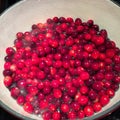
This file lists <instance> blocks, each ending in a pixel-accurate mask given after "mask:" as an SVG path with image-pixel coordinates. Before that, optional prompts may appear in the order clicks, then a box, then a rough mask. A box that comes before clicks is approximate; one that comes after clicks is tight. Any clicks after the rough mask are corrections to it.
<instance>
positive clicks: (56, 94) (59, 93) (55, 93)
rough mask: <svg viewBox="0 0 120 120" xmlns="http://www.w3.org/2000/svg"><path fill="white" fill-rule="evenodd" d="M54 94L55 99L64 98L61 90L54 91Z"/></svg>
mask: <svg viewBox="0 0 120 120" xmlns="http://www.w3.org/2000/svg"><path fill="white" fill-rule="evenodd" d="M53 94H54V97H55V98H61V97H62V92H61V90H59V89H54V90H53Z"/></svg>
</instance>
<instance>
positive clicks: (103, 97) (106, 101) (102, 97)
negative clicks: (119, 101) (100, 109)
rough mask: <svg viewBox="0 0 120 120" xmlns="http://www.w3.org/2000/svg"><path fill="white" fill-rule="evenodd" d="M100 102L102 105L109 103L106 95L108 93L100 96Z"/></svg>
mask: <svg viewBox="0 0 120 120" xmlns="http://www.w3.org/2000/svg"><path fill="white" fill-rule="evenodd" d="M100 103H101V105H102V106H105V105H107V104H108V103H109V97H108V95H103V96H101V98H100Z"/></svg>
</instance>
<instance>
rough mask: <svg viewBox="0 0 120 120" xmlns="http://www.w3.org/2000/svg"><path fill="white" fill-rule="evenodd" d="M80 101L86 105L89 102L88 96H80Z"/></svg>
mask: <svg viewBox="0 0 120 120" xmlns="http://www.w3.org/2000/svg"><path fill="white" fill-rule="evenodd" d="M78 103H79V104H80V105H82V106H84V105H86V104H87V103H88V97H87V96H85V95H81V96H80V97H79V98H78Z"/></svg>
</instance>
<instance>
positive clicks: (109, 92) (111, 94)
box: [106, 89, 115, 98]
mask: <svg viewBox="0 0 120 120" xmlns="http://www.w3.org/2000/svg"><path fill="white" fill-rule="evenodd" d="M106 93H107V95H108V96H109V97H110V98H112V97H113V96H114V95H115V92H114V90H113V89H108V90H107V91H106Z"/></svg>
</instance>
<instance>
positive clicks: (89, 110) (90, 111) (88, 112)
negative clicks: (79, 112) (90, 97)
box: [84, 106, 94, 117]
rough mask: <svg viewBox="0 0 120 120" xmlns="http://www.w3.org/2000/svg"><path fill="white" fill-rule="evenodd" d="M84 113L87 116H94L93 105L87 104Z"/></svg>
mask: <svg viewBox="0 0 120 120" xmlns="http://www.w3.org/2000/svg"><path fill="white" fill-rule="evenodd" d="M84 113H85V115H86V116H87V117H89V116H92V115H93V114H94V110H93V108H92V107H91V106H85V108H84Z"/></svg>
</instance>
